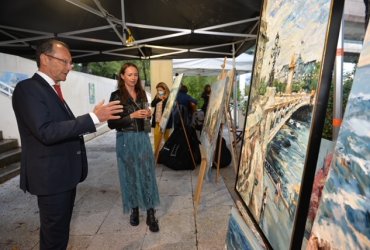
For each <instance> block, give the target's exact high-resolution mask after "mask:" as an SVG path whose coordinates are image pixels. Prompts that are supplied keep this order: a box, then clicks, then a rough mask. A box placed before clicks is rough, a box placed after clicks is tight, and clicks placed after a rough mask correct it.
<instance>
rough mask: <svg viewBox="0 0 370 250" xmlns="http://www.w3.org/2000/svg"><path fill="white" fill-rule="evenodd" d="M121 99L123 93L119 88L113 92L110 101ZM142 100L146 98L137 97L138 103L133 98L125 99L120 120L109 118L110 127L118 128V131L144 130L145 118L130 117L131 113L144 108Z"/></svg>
mask: <svg viewBox="0 0 370 250" xmlns="http://www.w3.org/2000/svg"><path fill="white" fill-rule="evenodd" d="M117 100H119V101H121V93H120V91H119V90H116V91H114V92H112V94H111V96H110V99H109V101H110V102H111V101H117ZM142 102H145V100H140V99H137V100H136V103H135V102H134V100H133V99H131V98H130V99H127V100H124V101H123V103H122V101H121V104H122V105H123V112H122V113H120V114H119V115H120V116H121V118H120V119H118V120H108V127H109V128H110V129H116V130H117V131H122V132H139V131H144V119H136V118H132V119H131V118H130V114H131V113H133V112H135V111H136V110H139V109H142V108H141V107H142Z"/></svg>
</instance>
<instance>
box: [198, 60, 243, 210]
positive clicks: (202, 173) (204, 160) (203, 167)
mask: <svg viewBox="0 0 370 250" xmlns="http://www.w3.org/2000/svg"><path fill="white" fill-rule="evenodd" d="M225 62H226V58H225V60H224V64H223V65H222V70H221V73H220V74H219V76H218V77H217V79H218V80H223V79H225V78H226V77H227V73H226V71H225ZM234 72H235V71H234V70H232V71H231V73H229V74H230V83H231V84H230V85H229V88H228V90H227V96H226V98H227V99H226V102H225V103H226V104H225V109H224V111H223V112H222V114H223V118H221V119H222V120H223V122H222V123H221V125H220V129H219V133H218V136H221V138H222V132H223V124H224V123H225V120H226V126H227V128H228V131H229V134H230V127H231V125H229V123H228V121H231V120H232V118H231V116H230V117H229V115H228V113H227V112H226V110H227V108H226V107H227V106H228V105H229V99H230V94H231V87H230V86H232V83H233V80H234ZM234 137H235V136H234ZM221 145H222V139H220V140H219V145H218V146H219V147H218V149H219V151H218V159H217V163H216V166H217V174H216V182H218V178H219V175H220V159H221ZM200 149H201V150H200V151H201V159H202V160H201V165H200V169H199V174H198V181H197V188H196V191H195V195H194V207H195V212H196V211H197V207H198V205H199V202H200V195H201V190H202V186H203V180H204V176H205V174H206V170H207V166H208V162H207V157H206V154H205V149H204V148H203V145H201V147H200ZM231 152H232V159H233V165H234V169H236V163H235V152H234V146H233V145H232V150H231ZM235 171H236V170H235Z"/></svg>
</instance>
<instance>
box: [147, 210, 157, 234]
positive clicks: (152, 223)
mask: <svg viewBox="0 0 370 250" xmlns="http://www.w3.org/2000/svg"><path fill="white" fill-rule="evenodd" d="M154 213H155V211H154V209H153V208H150V209H148V210H147V217H146V224H147V225H148V226H149V230H150V231H152V232H158V231H159V226H158V220H157V219H156V218H155V216H154Z"/></svg>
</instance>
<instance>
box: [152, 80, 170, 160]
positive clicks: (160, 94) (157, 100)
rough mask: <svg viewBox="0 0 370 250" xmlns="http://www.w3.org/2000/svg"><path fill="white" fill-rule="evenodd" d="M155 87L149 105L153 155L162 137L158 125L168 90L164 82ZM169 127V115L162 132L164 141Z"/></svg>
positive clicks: (156, 151)
mask: <svg viewBox="0 0 370 250" xmlns="http://www.w3.org/2000/svg"><path fill="white" fill-rule="evenodd" d="M155 88H156V89H157V94H156V95H155V97H154V99H153V101H152V103H151V106H152V107H153V108H154V112H153V116H152V128H154V152H155V155H157V154H158V150H159V147H160V144H161V139H162V132H161V128H160V127H159V122H160V120H161V117H162V113H163V110H164V107H165V106H166V103H167V98H168V96H169V94H170V90H169V89H168V87H167V85H166V84H165V83H164V82H160V83H158V84H157V86H156V87H155ZM171 127H172V118H171V117H170V118H169V120H168V122H167V126H166V131H165V132H164V134H163V138H164V140H165V141H167V140H168V138H169V136H170V129H171Z"/></svg>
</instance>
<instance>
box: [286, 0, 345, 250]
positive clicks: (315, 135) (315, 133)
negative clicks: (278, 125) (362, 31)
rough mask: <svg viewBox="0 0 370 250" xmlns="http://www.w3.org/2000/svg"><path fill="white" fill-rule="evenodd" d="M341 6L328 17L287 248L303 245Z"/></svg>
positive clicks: (340, 0) (339, 2)
mask: <svg viewBox="0 0 370 250" xmlns="http://www.w3.org/2000/svg"><path fill="white" fill-rule="evenodd" d="M343 9H344V0H332V6H331V12H330V13H331V16H330V18H329V26H328V30H327V32H326V42H325V45H324V55H323V63H322V65H321V74H320V77H321V79H320V84H319V88H318V92H317V100H316V103H315V112H314V116H313V117H312V127H311V130H310V136H309V140H308V147H307V151H306V154H307V157H306V160H305V164H304V168H303V173H302V182H301V189H300V192H299V198H298V205H297V212H296V214H295V218H294V222H293V229H292V238H291V241H290V247H289V249H301V247H302V242H303V238H304V232H305V226H306V221H307V216H308V211H309V205H310V200H311V194H312V187H313V181H314V179H315V168H312V169H309V168H308V166H310V165H312V166H315V167H316V164H317V159H318V156H319V151H320V144H321V137H322V132H323V129H324V121H325V115H326V112H327V105H328V102H329V94H330V85H331V82H332V72H333V68H334V62H335V58H336V49H337V44H338V37H339V31H340V26H341V20H342V18H343Z"/></svg>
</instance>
